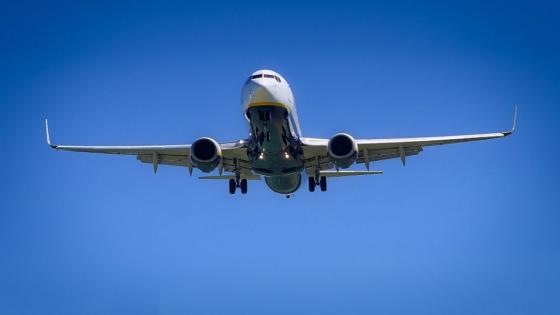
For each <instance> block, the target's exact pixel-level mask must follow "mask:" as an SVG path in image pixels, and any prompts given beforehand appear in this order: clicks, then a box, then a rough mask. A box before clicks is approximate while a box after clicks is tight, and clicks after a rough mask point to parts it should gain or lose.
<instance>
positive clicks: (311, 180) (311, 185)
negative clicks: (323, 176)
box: [309, 177, 317, 192]
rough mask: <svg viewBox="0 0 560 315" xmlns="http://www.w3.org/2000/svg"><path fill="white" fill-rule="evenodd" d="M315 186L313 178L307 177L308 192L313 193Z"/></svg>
mask: <svg viewBox="0 0 560 315" xmlns="http://www.w3.org/2000/svg"><path fill="white" fill-rule="evenodd" d="M315 186H317V183H315V178H314V177H309V191H310V192H314V191H315Z"/></svg>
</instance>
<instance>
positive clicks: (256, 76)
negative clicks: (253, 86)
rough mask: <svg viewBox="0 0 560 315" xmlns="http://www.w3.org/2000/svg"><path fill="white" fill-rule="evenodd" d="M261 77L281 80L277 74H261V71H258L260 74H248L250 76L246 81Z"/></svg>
mask: <svg viewBox="0 0 560 315" xmlns="http://www.w3.org/2000/svg"><path fill="white" fill-rule="evenodd" d="M262 77H265V78H268V79H275V80H276V81H278V82H282V80H281V79H280V78H279V77H278V76H276V75H273V74H262V73H260V74H255V75H252V76H250V77H249V78H248V79H247V82H249V81H251V80H253V79H260V78H262Z"/></svg>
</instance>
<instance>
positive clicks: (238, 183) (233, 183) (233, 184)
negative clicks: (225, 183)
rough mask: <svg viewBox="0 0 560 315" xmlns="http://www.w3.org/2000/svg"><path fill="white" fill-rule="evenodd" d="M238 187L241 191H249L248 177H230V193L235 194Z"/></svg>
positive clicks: (243, 192) (244, 192)
mask: <svg viewBox="0 0 560 315" xmlns="http://www.w3.org/2000/svg"><path fill="white" fill-rule="evenodd" d="M237 187H239V188H240V189H241V193H242V194H246V193H247V179H245V178H243V179H238V180H235V179H233V178H232V179H230V180H229V193H230V194H232V195H233V194H235V190H237Z"/></svg>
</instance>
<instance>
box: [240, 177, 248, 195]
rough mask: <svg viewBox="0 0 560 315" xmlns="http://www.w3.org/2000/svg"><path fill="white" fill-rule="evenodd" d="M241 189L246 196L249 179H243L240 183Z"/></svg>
mask: <svg viewBox="0 0 560 315" xmlns="http://www.w3.org/2000/svg"><path fill="white" fill-rule="evenodd" d="M239 187H240V188H241V193H242V194H246V193H247V179H245V178H244V179H242V180H241V182H240V183H239Z"/></svg>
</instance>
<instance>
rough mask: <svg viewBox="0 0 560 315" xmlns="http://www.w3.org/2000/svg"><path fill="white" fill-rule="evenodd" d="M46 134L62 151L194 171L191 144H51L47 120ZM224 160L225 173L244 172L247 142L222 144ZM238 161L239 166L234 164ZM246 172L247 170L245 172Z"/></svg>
mask: <svg viewBox="0 0 560 315" xmlns="http://www.w3.org/2000/svg"><path fill="white" fill-rule="evenodd" d="M45 132H46V137H47V144H48V145H49V146H50V147H51V148H53V149H55V150H61V151H74V152H87V153H105V154H124V155H136V157H137V159H138V160H140V161H141V162H144V163H152V164H153V165H154V171H156V170H157V165H158V164H164V165H175V166H186V167H189V169H190V171H192V165H191V163H190V151H191V145H190V144H172V145H139V146H82V145H59V144H53V143H51V137H50V133H49V124H48V121H47V120H46V119H45ZM219 145H220V148H221V150H222V158H223V168H224V170H225V171H234V170H235V168H238V169H241V170H242V171H243V170H244V165H245V161H246V160H247V150H246V141H244V140H239V141H235V142H226V143H220V144H219ZM234 161H236V163H237V165H235V164H234ZM245 171H246V170H245Z"/></svg>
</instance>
